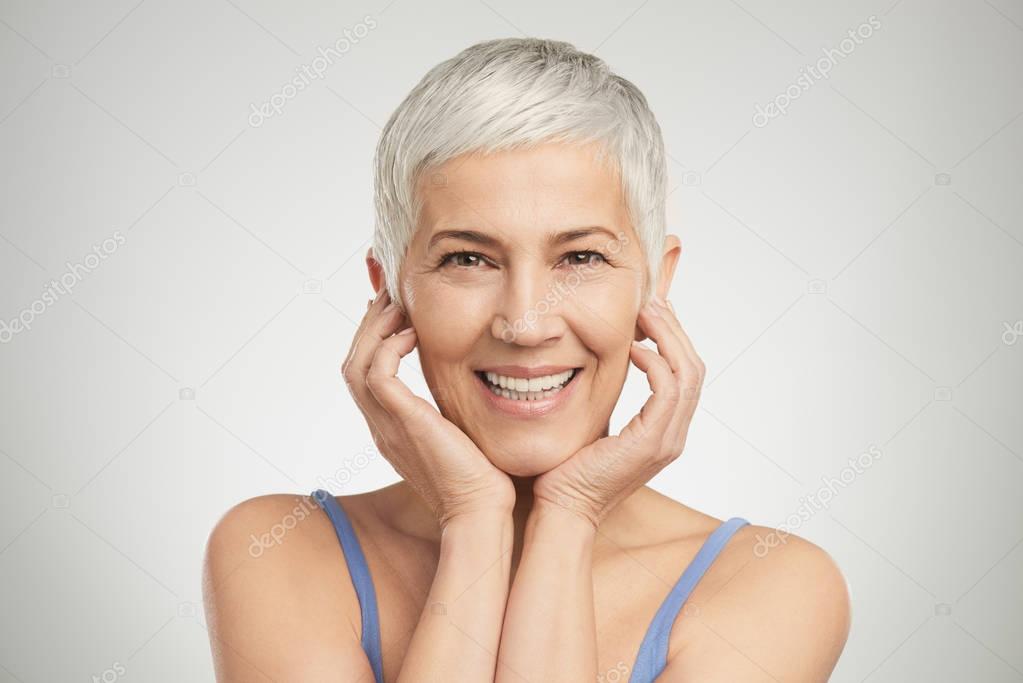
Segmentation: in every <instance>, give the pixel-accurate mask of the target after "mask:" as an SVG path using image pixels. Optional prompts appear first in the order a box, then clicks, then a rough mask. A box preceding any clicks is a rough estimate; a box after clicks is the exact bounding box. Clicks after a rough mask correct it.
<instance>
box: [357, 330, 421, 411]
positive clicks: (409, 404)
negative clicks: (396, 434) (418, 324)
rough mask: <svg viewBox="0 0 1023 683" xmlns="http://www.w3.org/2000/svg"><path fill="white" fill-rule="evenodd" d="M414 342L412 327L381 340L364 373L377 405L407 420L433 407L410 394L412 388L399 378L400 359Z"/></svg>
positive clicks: (410, 350) (410, 348)
mask: <svg viewBox="0 0 1023 683" xmlns="http://www.w3.org/2000/svg"><path fill="white" fill-rule="evenodd" d="M416 342H417V335H416V331H415V329H414V328H411V327H410V328H407V330H405V331H403V333H402V334H396V335H394V336H393V337H390V338H388V339H386V340H384V341H382V342H380V344H378V345H377V347H376V351H375V352H374V354H373V359H372V362H371V363H370V367H369V370H368V372H367V373H366V386H367V387H368V388H369V390H370V392H371V393H372V394H373V397H374V398H375V399H376V400H377V402H378V403H379V405H380V406H381V407H382V408H383V409H384V410H386V411H387V412H388V413H390V414H391V415H392V416H394V417H395V418H397V419H399V420H401V421H403V422H406V423H407V422H409V421H414V420H415V419H416V416H417V415H418V414H420V412H421V411H423V410H427V409H431V408H432V406H431V405H430V404H429V403H428V402H427V401H425V400H424V399H422V398H420V397H419V396H416V395H415V394H414V393H412V390H411V389H409V388H408V386H407V385H406V384H405V383H404V382H402V381H401V380H400V379H398V367H399V366H400V364H401V359H402V358H403V357H404V356H407V355H408V354H409V353H411V352H412V349H414V348H415V346H416ZM406 427H407V425H406Z"/></svg>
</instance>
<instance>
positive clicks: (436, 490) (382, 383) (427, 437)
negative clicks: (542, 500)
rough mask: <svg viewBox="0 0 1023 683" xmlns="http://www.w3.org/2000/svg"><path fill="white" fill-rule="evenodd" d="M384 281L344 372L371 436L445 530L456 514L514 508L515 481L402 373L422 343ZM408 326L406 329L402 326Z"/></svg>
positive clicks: (357, 334) (362, 325) (371, 305)
mask: <svg viewBox="0 0 1023 683" xmlns="http://www.w3.org/2000/svg"><path fill="white" fill-rule="evenodd" d="M406 325H408V320H407V318H406V316H405V315H404V314H403V313H402V312H401V311H400V309H399V308H398V306H397V305H396V304H394V303H392V302H391V300H390V297H389V295H388V293H387V290H386V288H384V289H383V290H382V291H381V292H380V293H379V294H378V295H377V297H376V299H375V300H374V301H373V302H372V303H371V304H370V306H369V310H368V311H367V312H366V315H365V317H364V318H363V319H362V324H361V325H359V329H358V330H357V331H356V333H355V341H353V342H352V347H351V349H349V351H348V357H347V358H346V359H345V362H344V364H343V365H342V366H341V373H342V375H343V376H344V378H345V383H346V384H347V385H348V390H349V391H350V392H351V394H352V397H353V398H354V399H355V402H356V404H357V405H358V406H359V410H361V411H362V414H363V415H365V417H366V421H367V423H368V424H369V428H370V432H371V433H372V434H373V441H374V442H375V443H376V445H377V448H378V449H379V450H380V452H381V453H382V454H383V455H384V457H385V458H387V460H388V462H390V463H391V465H392V466H393V467H394V469H395V470H397V472H398V474H400V475H401V476H402V477H403V478H404V479H405V481H407V482H408V483H409V485H410V486H412V488H413V489H415V490H416V492H418V493H419V495H420V496H422V498H423V500H425V501H426V503H427V504H428V505H429V506H430V508H431V509H432V510H433V512H434V514H435V516H436V518H437V521H438V523H439V524H440V526H441V528H442V529H443V528H444V527H445V526H447V524H448V522H450V521H451V520H452V519H454V518H456V517H460V516H463V515H467V514H472V513H476V512H482V511H499V512H502V513H509V514H510V513H511V510H512V507H513V506H514V504H515V487H514V485H513V484H512V481H511V479H510V478H509V477H508V475H507V474H506V473H504V472H503V471H501V470H499V469H497V468H496V467H494V465H493V464H491V462H490V461H489V460H487V458H486V456H485V455H483V453H482V452H481V451H480V450H479V448H477V447H476V444H475V443H473V441H472V440H471V439H470V438H469V437H468V436H466V434H465V432H463V431H462V430H461V429H459V428H458V427H457V426H456V425H455V424H453V423H452V422H450V421H449V420H448V419H446V418H445V417H444V416H443V415H441V414H440V412H439V411H438V410H437V409H436V408H435V407H433V405H431V404H430V403H429V402H428V401H426V400H424V399H422V398H420V397H419V396H416V395H415V394H414V393H412V391H411V390H410V389H409V388H408V387H407V386H406V385H405V383H404V382H402V381H401V380H400V379H398V377H397V374H398V364H399V361H400V360H401V358H402V357H403V356H406V355H408V354H409V353H410V352H411V351H412V349H413V348H415V346H416V342H417V337H416V331H415V329H414V328H412V327H411V326H408V327H405V326H406ZM402 327H405V329H403V330H402V331H401V332H400V333H398V334H395V332H397V331H398V330H399V329H401V328H402Z"/></svg>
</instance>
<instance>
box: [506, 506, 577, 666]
mask: <svg viewBox="0 0 1023 683" xmlns="http://www.w3.org/2000/svg"><path fill="white" fill-rule="evenodd" d="M595 536H596V531H595V530H594V528H593V526H592V525H591V524H590V523H589V522H588V521H586V520H585V519H583V518H582V517H580V516H578V515H576V514H575V513H573V512H571V511H568V510H565V509H563V508H560V507H558V506H554V505H550V504H538V507H534V509H533V511H532V512H531V513H530V516H529V519H528V522H527V526H526V530H525V536H524V540H523V550H522V557H521V559H520V561H519V566H518V570H517V571H516V574H515V582H514V584H513V585H512V587H511V593H510V595H509V596H508V607H507V610H506V611H505V617H504V626H503V630H502V633H501V651H500V661H499V663H498V669H497V677H496V679H495V680H496V681H498V682H501V683H503V682H505V681H507V682H509V683H521V681H523V680H528V681H559V683H560V682H565V683H571V682H573V681H581V682H584V683H592V682H593V681H594V680H596V678H597V645H596V626H595V619H594V614H593V570H592V559H593V542H594V539H595Z"/></svg>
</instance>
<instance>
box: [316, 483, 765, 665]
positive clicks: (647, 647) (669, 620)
mask: <svg viewBox="0 0 1023 683" xmlns="http://www.w3.org/2000/svg"><path fill="white" fill-rule="evenodd" d="M312 497H313V500H315V501H316V502H317V503H318V504H319V505H320V507H322V508H323V509H324V511H325V512H326V513H327V516H328V517H330V521H331V522H332V523H333V525H334V530H335V531H336V532H337V538H338V540H339V541H340V542H341V550H342V551H343V553H344V556H345V563H346V564H347V565H348V573H349V574H351V577H352V584H353V585H354V586H355V594H356V596H357V597H358V599H359V609H360V611H361V613H362V649H363V650H364V651H365V652H366V657H367V658H368V659H369V664H370V666H371V667H372V669H373V677H374V679H375V680H376V683H383V681H384V673H383V671H384V668H383V659H382V657H381V650H380V615H379V613H378V612H377V599H376V591H375V590H374V589H373V580H372V579H371V578H370V574H369V566H368V565H367V564H366V557H365V555H363V554H362V547H361V546H360V545H359V539H358V538H357V537H356V536H355V529H354V528H353V527H352V524H351V522H350V521H349V520H348V516H347V515H346V514H345V512H344V509H343V508H342V507H341V506H340V505H339V504H338V502H337V499H336V498H334V496H332V495H330V494H329V493H328V492H326V491H324V490H323V489H317V490H316V491H314V492H313V494H312ZM746 524H749V522H748V521H746V520H745V519H743V518H742V517H732V518H731V519H729V520H728V521H725V522H722V523H721V524H720V525H718V527H717V529H715V530H714V531H713V533H711V535H710V536H709V537H708V538H707V540H706V541H704V543H703V545H702V546H701V547H700V550H699V551H698V552H697V553H696V557H694V558H693V561H692V562H690V563H689V566H688V567H686V568H685V571H683V572H682V576H680V577H679V579H678V581H677V582H676V583H675V585H674V586H673V587H672V589H671V592H670V593H668V596H667V597H666V598H665V599H664V602H662V603H661V606H660V608H659V609H658V610H657V613H656V614H654V618H653V621H651V622H650V626H649V627H648V628H647V631H646V635H645V636H644V637H643V642H642V643H641V644H640V646H639V653H638V654H637V655H636V662H635V664H634V665H633V667H632V674H631V676H630V678H629V683H653V681H654V679H655V678H657V676H659V675H660V674H661V672H662V671H664V667H665V666H666V665H667V663H668V638H669V636H670V635H671V627H672V625H673V624H674V623H675V617H676V616H677V615H678V613H679V610H681V609H682V605H683V604H684V603H685V601H686V599H687V598H688V597H689V594H690V593H691V592H692V591H693V588H695V587H696V584H697V583H698V582H699V581H700V579H701V578H702V577H703V575H704V573H705V572H706V571H707V569H708V568H709V567H710V565H711V564H712V563H713V562H714V560H715V558H717V556H718V553H720V552H721V550H722V548H724V547H725V544H726V543H728V539H730V538H731V537H732V534H734V533H735V532H736V531H738V530H739V529H740V528H741V527H742V526H744V525H746Z"/></svg>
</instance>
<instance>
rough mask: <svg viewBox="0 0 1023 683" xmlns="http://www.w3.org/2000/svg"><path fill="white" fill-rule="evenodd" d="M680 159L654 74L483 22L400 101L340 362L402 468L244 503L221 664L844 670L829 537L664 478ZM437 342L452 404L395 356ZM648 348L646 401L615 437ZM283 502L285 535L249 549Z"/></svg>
mask: <svg viewBox="0 0 1023 683" xmlns="http://www.w3.org/2000/svg"><path fill="white" fill-rule="evenodd" d="M664 158H665V155H664V150H663V143H662V139H661V134H660V129H659V127H658V125H657V122H656V120H655V119H654V116H653V114H652V113H651V112H650V110H649V108H648V106H647V102H646V100H645V98H644V97H643V95H642V94H641V93H640V92H639V91H638V90H637V89H636V87H635V86H634V85H633V84H632V83H630V82H629V81H627V80H625V79H623V78H621V77H619V76H617V75H615V74H614V73H612V72H611V71H609V69H608V67H607V66H606V65H605V64H604V62H602V61H601V60H600V59H598V58H596V57H594V56H592V55H589V54H585V53H583V52H580V51H578V50H576V49H575V48H573V47H572V46H571V45H569V44H567V43H564V42H557V41H550V40H539V39H504V40H492V41H486V42H483V43H479V44H477V45H473V46H472V47H469V48H467V49H466V50H464V51H463V52H461V53H460V54H458V55H456V56H455V57H453V58H452V59H449V60H447V61H445V62H443V63H441V64H439V65H437V66H436V67H434V68H433V69H431V70H430V71H429V72H428V73H427V74H426V76H425V77H424V78H423V80H422V81H421V82H420V83H419V84H418V85H417V86H416V87H415V88H414V89H413V90H412V92H411V93H410V94H409V95H408V96H407V97H406V99H405V100H404V101H403V102H402V104H401V105H400V106H399V107H398V109H397V111H395V113H394V114H393V115H392V117H391V119H390V121H389V122H388V124H387V126H386V128H385V129H384V131H383V133H382V136H381V139H380V141H379V146H378V150H377V157H376V185H375V190H376V210H377V224H376V230H375V233H374V240H373V245H372V249H371V250H370V251H369V253H368V254H367V257H366V263H367V266H368V272H369V279H370V282H371V284H372V286H373V289H374V291H376V292H377V294H376V297H375V298H374V299H373V300H372V301H371V302H370V303H369V306H368V310H367V313H366V315H365V318H364V319H363V321H362V324H361V325H360V327H359V329H358V331H357V332H356V335H355V340H354V342H353V344H352V346H351V348H350V350H349V352H348V355H347V358H346V360H345V361H344V365H343V368H342V372H343V375H344V379H345V381H346V383H347V385H348V389H349V390H350V392H351V394H352V395H353V397H354V399H355V402H356V403H357V404H358V407H359V408H360V410H361V411H362V413H363V414H364V416H365V418H366V420H367V423H368V426H369V428H370V431H371V432H372V435H373V439H374V441H375V443H376V445H377V447H378V448H379V450H380V452H381V453H382V454H383V455H384V456H385V457H386V458H387V460H388V461H389V462H390V463H391V464H392V465H393V466H394V468H395V470H396V471H397V472H398V473H399V474H400V475H401V477H402V480H401V481H400V482H398V483H396V484H393V485H391V486H387V487H385V488H382V489H379V490H376V491H372V492H369V493H363V494H359V495H347V496H340V497H334V496H331V495H330V494H328V493H327V492H325V491H321V490H318V491H315V492H314V493H313V494H312V496H295V495H286V494H281V495H270V496H261V497H258V498H253V499H251V500H248V501H245V502H243V503H241V504H239V505H237V506H235V507H234V508H232V509H231V510H230V511H229V512H228V513H226V514H225V515H224V517H223V518H222V519H221V520H220V521H219V522H218V524H217V526H216V527H215V529H214V530H213V532H212V534H211V536H210V539H209V542H208V545H207V555H206V566H205V575H204V596H205V601H206V610H207V616H208V623H209V627H210V628H209V632H210V638H211V645H212V649H213V653H214V662H215V668H216V672H217V677H218V680H221V681H257V680H267V679H269V680H282V681H367V682H368V681H373V680H375V681H377V682H381V681H414V682H416V683H420V682H422V681H493V680H499V681H516V682H518V681H536V682H540V681H544V682H546V681H557V682H558V683H565V682H569V681H579V682H585V683H593V681H598V682H599V681H606V682H613V681H626V680H629V681H634V682H635V681H644V682H647V681H653V680H655V679H656V680H657V681H682V680H686V681H823V680H826V679H827V678H828V676H829V675H830V672H831V671H832V669H833V667H834V665H835V662H836V661H837V659H838V657H839V655H840V653H841V651H842V648H843V646H844V643H845V640H846V637H847V634H848V629H849V606H848V604H849V603H848V594H847V589H846V583H845V580H844V578H843V577H842V575H841V573H840V572H839V570H838V569H837V568H836V566H835V564H834V562H833V561H832V559H831V558H830V557H829V555H828V554H827V553H826V552H824V551H823V550H822V549H820V548H819V547H817V546H815V545H813V544H812V543H810V542H808V541H806V540H803V539H801V538H799V537H797V536H794V535H787V536H784V535H783V537H781V538H779V537H778V532H772V531H771V530H770V529H767V528H762V527H758V526H753V525H750V524H749V523H748V522H747V521H746V520H744V519H742V518H739V517H733V518H731V519H728V520H724V521H723V520H720V519H716V518H714V517H712V516H709V515H706V514H704V513H701V512H699V511H697V510H694V509H692V508H689V507H687V506H685V505H683V504H681V503H678V502H676V501H674V500H671V499H669V498H667V497H665V496H663V495H661V494H659V493H657V492H656V491H654V490H653V489H651V488H649V487H647V486H646V485H645V484H646V482H647V481H649V479H650V478H651V477H652V476H653V475H654V474H655V473H657V472H658V471H659V470H661V469H662V468H664V467H665V466H666V465H668V464H669V463H670V462H672V460H674V459H675V458H676V457H678V455H679V454H680V453H681V451H682V449H683V446H684V445H685V441H686V432H687V430H688V428H689V424H690V421H691V419H692V417H693V413H694V410H695V407H696V404H697V400H698V398H699V393H700V386H701V383H702V380H703V376H704V366H703V363H702V362H701V360H700V358H699V357H698V356H697V354H696V352H695V351H694V349H693V345H692V343H691V342H690V340H689V338H688V337H687V335H686V333H685V331H684V330H683V329H682V326H681V325H680V323H679V321H678V319H677V317H676V315H675V312H674V309H673V307H672V306H671V305H670V304H667V303H666V297H667V294H668V291H669V289H670V285H671V281H672V277H673V275H674V272H675V266H676V264H677V261H678V257H679V254H680V251H681V247H680V242H679V239H678V238H677V237H676V236H675V235H665V225H664V200H665V177H666V170H665V160H664ZM648 338H649V339H650V340H652V341H653V343H654V344H655V345H656V350H654V349H653V348H652V347H650V346H647V345H644V344H640V343H639V342H640V341H643V340H645V339H648ZM416 347H418V350H419V351H418V352H419V357H420V361H421V366H422V371H423V374H424V376H425V378H426V381H427V384H428V386H429V388H430V391H431V393H432V395H433V398H434V400H435V401H436V405H437V408H439V411H438V410H437V408H434V406H433V405H432V404H430V403H429V402H427V401H426V400H424V399H423V398H421V397H418V396H416V395H414V394H413V393H412V392H411V391H410V390H409V389H408V387H406V386H405V385H404V384H403V383H402V382H401V381H400V380H399V379H398V378H397V376H396V375H397V371H398V366H399V363H400V360H401V358H402V357H404V356H406V355H407V354H409V353H411V352H412V350H413V349H414V348H416ZM630 365H635V366H636V367H637V368H638V370H639V371H641V372H643V373H644V374H645V375H646V379H647V381H648V384H649V387H650V391H651V395H650V397H649V399H648V400H647V402H646V403H645V404H644V405H643V407H642V410H641V411H640V412H639V414H637V415H636V416H635V417H633V418H632V420H631V421H630V422H629V423H628V424H627V425H626V426H625V428H624V429H623V430H622V431H621V433H619V434H617V435H609V419H610V416H611V413H612V410H613V409H614V406H615V404H616V402H617V400H618V397H619V395H620V393H621V389H622V386H623V383H624V381H625V378H626V374H627V372H628V371H629V368H630ZM287 518H290V520H291V524H287V525H286V526H288V527H289V530H288V531H287V535H286V538H285V539H282V540H281V542H280V548H279V549H274V550H273V551H272V552H270V551H268V552H265V553H259V554H258V555H257V554H254V553H252V552H251V551H250V548H251V546H252V544H253V542H252V539H253V538H258V537H259V536H260V535H261V534H264V533H265V532H266V531H267V530H268V529H270V528H271V527H274V526H275V525H277V526H278V527H280V525H281V520H282V519H287ZM296 519H297V520H300V521H296ZM772 538H773V539H775V540H776V541H779V542H776V543H775V542H769V541H768V540H766V539H772ZM766 548H769V550H767V551H765V549H766Z"/></svg>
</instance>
